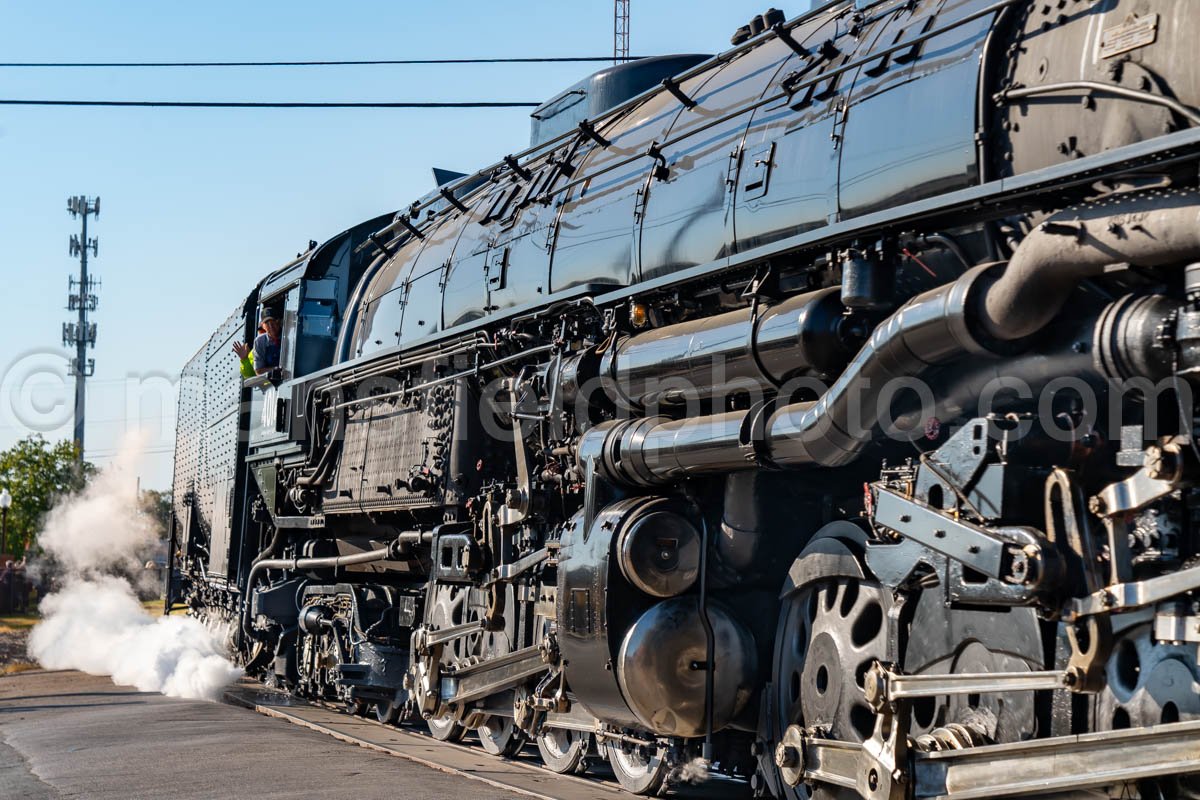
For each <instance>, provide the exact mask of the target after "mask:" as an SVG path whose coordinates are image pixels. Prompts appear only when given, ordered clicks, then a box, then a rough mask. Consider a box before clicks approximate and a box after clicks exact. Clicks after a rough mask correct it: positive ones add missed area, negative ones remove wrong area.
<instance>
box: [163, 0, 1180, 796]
mask: <svg viewBox="0 0 1200 800" xmlns="http://www.w3.org/2000/svg"><path fill="white" fill-rule="evenodd" d="M1197 41H1200V7H1197V4H1196V3H1195V2H1194V0H1036V1H1035V0H879V1H876V2H870V1H868V0H857V2H856V1H855V0H838V2H832V3H826V4H823V5H820V6H819V7H817V8H814V9H813V10H811V11H809V12H807V13H805V14H803V15H801V16H800V17H798V18H796V19H792V20H790V21H789V20H785V19H784V18H783V15H782V14H780V13H779V12H776V11H774V10H772V11H769V12H767V13H765V14H764V15H762V16H761V17H759V18H757V19H755V20H754V21H752V22H751V24H750V25H748V26H747V27H746V28H744V29H742V30H741V31H739V32H738V34H737V36H735V44H734V46H733V48H732V49H730V50H727V51H726V52H724V53H722V54H720V55H718V56H715V57H706V56H671V57H662V58H654V59H645V60H641V61H636V62H633V63H631V64H628V65H623V66H618V67H613V68H611V69H607V70H604V71H602V72H600V73H597V74H596V75H594V76H592V77H590V78H588V79H586V80H584V81H582V82H581V83H579V84H578V85H576V86H574V87H571V88H570V89H569V90H567V91H565V92H563V93H562V94H560V95H559V96H557V97H555V98H553V99H552V100H550V101H549V102H547V103H546V104H544V105H543V106H542V107H541V108H539V109H538V110H537V111H536V112H535V113H534V115H533V119H534V125H533V142H532V145H531V147H530V148H529V149H527V150H525V151H523V152H521V153H518V154H515V155H509V156H505V157H504V158H503V159H500V160H499V161H498V162H497V163H496V164H494V165H492V166H490V167H488V168H486V169H484V170H481V171H479V172H477V173H475V174H473V175H463V176H450V177H447V176H446V175H445V174H441V173H439V174H441V176H442V178H443V179H445V180H444V182H443V184H442V185H441V186H440V187H439V188H438V189H437V190H436V191H434V192H432V193H431V194H430V195H429V196H427V197H425V198H423V199H421V200H419V201H418V202H416V203H414V204H412V205H411V206H409V207H406V208H405V209H403V210H402V211H400V212H399V213H396V214H389V215H386V216H384V217H380V218H379V219H375V220H371V221H368V222H365V223H362V224H360V225H358V226H356V227H354V228H352V229H350V230H348V231H346V232H345V233H343V234H341V235H339V236H337V237H334V238H333V239H331V240H330V241H328V242H326V243H324V244H321V245H319V246H318V245H315V244H314V245H313V246H312V247H311V248H310V249H309V250H308V251H307V252H305V253H303V254H302V255H301V256H300V257H298V258H297V259H296V260H295V261H292V262H291V263H289V264H287V265H286V266H284V267H282V268H281V269H279V270H276V271H275V272H273V273H271V274H270V275H268V276H267V277H266V278H264V279H263V280H262V281H261V282H260V283H259V284H258V286H257V287H256V288H255V290H254V291H253V292H252V293H251V295H250V296H249V297H247V298H246V299H245V301H244V302H243V303H242V304H241V305H240V306H238V307H237V309H236V310H235V312H234V313H233V315H232V316H231V317H230V318H229V320H228V321H227V322H226V323H225V324H223V325H222V326H221V327H220V328H219V329H218V330H217V331H216V332H215V333H214V334H213V335H212V337H211V338H210V340H209V341H208V342H207V343H206V344H205V345H204V347H203V348H202V349H201V350H200V351H199V352H198V353H197V355H196V356H195V358H193V359H192V361H190V362H189V363H188V365H187V366H186V367H185V368H184V371H183V378H182V387H181V392H180V402H179V423H178V431H179V438H178V444H177V448H176V461H175V484H174V489H175V494H174V497H175V501H174V502H175V505H174V525H173V537H172V556H173V562H172V564H173V575H174V577H173V581H172V586H171V593H172V599H174V600H176V601H178V602H182V603H186V604H187V605H188V606H190V607H191V609H192V612H193V613H195V614H198V615H201V616H205V617H207V618H211V619H215V620H218V621H222V622H224V623H226V624H228V625H229V628H230V631H231V645H232V646H233V648H234V649H235V651H236V652H237V653H238V654H239V657H240V658H241V659H242V661H243V662H244V664H245V667H246V669H247V671H248V672H249V673H250V674H252V675H257V676H260V677H261V678H262V679H263V680H265V681H266V682H267V683H269V684H272V685H274V686H277V687H282V688H286V689H287V690H290V691H293V692H296V693H298V694H300V695H302V696H305V697H309V698H316V699H321V700H324V701H328V702H338V703H344V704H345V705H346V706H347V707H349V708H350V709H352V710H353V711H354V712H356V713H362V714H374V715H377V716H378V718H379V719H380V720H382V721H384V722H388V723H399V722H407V721H417V720H421V719H423V720H424V721H425V723H426V724H428V727H429V729H430V731H431V732H432V734H433V735H434V736H436V737H437V738H439V739H445V740H459V739H462V738H463V737H464V736H466V735H467V733H468V732H474V734H473V735H476V736H478V739H479V742H480V744H481V745H482V746H483V747H484V748H485V749H486V750H487V751H488V752H490V753H493V754H496V755H498V756H503V755H511V754H513V753H515V752H517V751H518V750H519V749H521V748H522V747H523V746H524V745H525V744H526V743H528V742H530V741H532V742H534V743H536V746H537V748H538V750H539V751H540V754H541V757H542V760H543V761H544V762H545V764H546V766H547V767H549V768H550V769H552V770H555V771H557V772H563V773H566V772H580V771H583V770H585V769H587V767H588V766H589V764H591V763H595V762H596V761H598V760H600V759H604V760H607V762H608V764H609V765H610V766H611V768H612V770H613V772H614V773H615V776H616V778H617V780H618V781H619V782H620V784H621V785H622V786H623V787H625V788H626V789H628V790H630V791H632V792H637V793H643V794H651V793H655V792H658V791H660V790H662V789H663V787H664V786H666V785H669V784H670V782H671V781H672V780H675V779H677V778H678V777H680V776H681V775H684V774H685V773H694V772H695V770H686V769H684V767H685V766H686V765H688V764H689V763H691V762H694V761H695V760H696V759H701V758H702V759H704V762H705V764H706V766H707V769H708V770H710V771H711V772H719V773H725V774H729V775H733V776H741V777H744V778H747V779H749V781H750V784H751V786H752V787H753V790H754V791H755V792H757V793H758V794H760V795H771V796H774V797H778V798H789V800H792V799H794V798H804V797H810V796H819V797H851V796H856V795H857V796H862V797H866V798H888V800H900V798H933V797H939V798H940V797H947V798H967V797H971V798H981V797H1005V796H1008V797H1028V796H1035V795H1051V794H1053V795H1055V796H1059V797H1085V796H1086V797H1097V796H1099V797H1109V796H1111V797H1143V798H1152V797H1153V798H1159V797H1197V796H1200V778H1197V777H1196V776H1194V775H1193V774H1192V773H1197V772H1200V667H1198V666H1197V658H1198V651H1197V647H1198V645H1200V608H1198V606H1197V601H1198V600H1200V595H1198V593H1200V562H1198V560H1197V557H1198V556H1200V515H1198V509H1200V448H1198V446H1197V442H1196V412H1197V405H1196V400H1195V395H1194V389H1195V387H1196V385H1197V383H1198V382H1200V185H1198V184H1200V110H1198V109H1200V68H1198V67H1197V61H1196V58H1195V46H1196V42H1197ZM263 307H267V308H270V309H271V310H272V313H273V314H275V315H277V316H279V317H280V318H281V319H282V321H283V332H282V350H281V358H280V364H279V365H278V367H277V368H275V369H274V370H272V371H271V372H269V373H267V374H265V375H263V376H260V377H258V378H255V379H252V380H249V381H245V382H243V381H242V380H241V379H240V377H239V376H238V371H237V367H236V363H235V357H234V356H233V355H232V354H231V353H230V345H231V343H232V342H234V341H238V340H244V339H247V338H249V336H250V334H252V332H253V331H254V329H255V326H256V323H257V321H258V318H257V315H258V314H259V309H260V308H263Z"/></svg>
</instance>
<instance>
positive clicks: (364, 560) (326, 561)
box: [242, 531, 426, 636]
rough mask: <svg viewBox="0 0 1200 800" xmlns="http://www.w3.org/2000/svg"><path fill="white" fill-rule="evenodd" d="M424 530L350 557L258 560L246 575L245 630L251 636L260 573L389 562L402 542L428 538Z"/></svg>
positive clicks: (243, 618) (243, 607) (243, 629)
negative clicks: (253, 597) (252, 597)
mask: <svg viewBox="0 0 1200 800" xmlns="http://www.w3.org/2000/svg"><path fill="white" fill-rule="evenodd" d="M425 536H426V534H425V533H424V532H422V531H405V532H404V533H402V534H400V535H399V536H397V537H396V539H395V540H394V541H393V542H392V543H391V544H389V545H388V546H387V547H381V548H379V549H378V550H367V551H366V552H363V553H355V554H353V555H349V556H324V557H322V558H267V559H262V560H259V561H255V562H254V566H252V567H251V568H250V574H249V575H248V576H247V577H246V596H245V598H244V599H243V601H242V633H244V634H246V635H247V636H249V635H250V595H251V594H252V593H253V592H254V580H255V578H257V577H258V575H259V573H260V572H262V571H263V570H268V569H283V570H290V571H292V572H295V571H296V570H301V569H336V568H338V567H349V566H352V565H354V564H370V563H372V562H375V561H387V560H388V559H393V558H398V557H399V556H400V547H401V545H402V544H414V543H418V542H421V541H424V540H425Z"/></svg>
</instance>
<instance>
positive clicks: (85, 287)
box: [62, 195, 100, 460]
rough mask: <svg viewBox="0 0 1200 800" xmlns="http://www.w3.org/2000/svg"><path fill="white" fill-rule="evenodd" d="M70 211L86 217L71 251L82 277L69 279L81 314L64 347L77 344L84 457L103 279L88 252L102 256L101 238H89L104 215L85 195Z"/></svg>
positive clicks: (78, 435) (78, 432)
mask: <svg viewBox="0 0 1200 800" xmlns="http://www.w3.org/2000/svg"><path fill="white" fill-rule="evenodd" d="M67 212H68V213H69V214H70V215H71V218H72V219H77V218H82V223H81V227H80V232H79V235H78V236H76V235H75V234H72V235H71V238H70V240H69V242H68V245H67V251H68V252H69V253H70V254H71V255H72V256H73V257H75V258H78V259H79V277H78V278H75V277H74V276H71V279H70V281H69V282H68V288H69V292H70V293H69V294H68V295H67V310H68V311H74V312H76V313H77V314H78V317H77V318H76V321H75V322H64V323H63V326H62V340H63V346H64V347H74V348H75V357H74V358H72V359H71V364H70V370H69V374H70V375H72V376H73V377H74V378H75V445H76V447H77V449H78V458H79V459H80V460H82V459H83V427H84V412H85V411H86V403H85V400H86V390H85V381H86V380H87V379H88V378H90V377H91V376H92V373H93V372H95V370H96V360H95V359H94V358H88V357H87V349H88V348H89V347H95V346H96V323H94V322H88V312H91V311H95V310H96V305H97V302H98V301H97V297H96V290H97V289H98V288H100V282H99V281H97V280H96V279H95V278H93V277H91V276H90V275H89V274H88V253H89V252H91V254H92V257H93V258H95V257H96V256H98V255H100V240H99V239H96V238H94V237H92V238H89V237H88V217H97V216H99V215H100V198H99V197H95V198H89V197H85V196H83V195H79V196H76V197H70V198H68V199H67Z"/></svg>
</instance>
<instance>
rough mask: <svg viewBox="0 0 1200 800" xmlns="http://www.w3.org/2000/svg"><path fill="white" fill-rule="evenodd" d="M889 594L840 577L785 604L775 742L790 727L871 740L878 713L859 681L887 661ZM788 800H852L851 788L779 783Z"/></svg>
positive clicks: (777, 651) (779, 648)
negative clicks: (813, 729)
mask: <svg viewBox="0 0 1200 800" xmlns="http://www.w3.org/2000/svg"><path fill="white" fill-rule="evenodd" d="M890 607H891V593H890V592H888V591H886V590H884V589H882V588H881V587H879V586H878V585H876V584H874V583H870V582H864V581H857V580H850V579H844V580H839V581H836V582H829V583H820V584H816V585H815V586H811V587H809V588H807V589H805V590H803V591H801V592H798V593H797V594H795V595H793V596H792V597H790V598H789V599H788V600H787V601H785V603H784V607H783V610H782V613H781V615H780V620H779V631H778V635H777V636H776V645H775V681H774V684H773V687H774V691H775V692H776V696H775V708H776V709H777V712H776V719H775V720H774V722H775V737H776V739H775V740H776V741H777V742H778V741H781V740H782V737H783V732H784V731H785V730H787V727H788V726H789V725H800V726H801V727H820V728H822V729H824V730H826V731H828V735H829V737H830V738H833V739H838V740H841V741H846V742H862V741H864V740H866V739H868V738H870V736H871V733H872V731H873V729H874V726H875V714H874V712H873V711H872V710H871V707H870V706H869V705H867V700H866V696H865V695H864V694H863V688H862V686H863V678H864V676H865V675H866V672H867V670H868V669H870V667H871V665H872V664H873V663H874V662H875V661H876V660H883V659H884V658H885V657H886V655H887V625H886V622H887V615H888V610H889V609H890ZM779 787H780V790H781V792H782V793H783V794H782V797H784V798H786V800H805V799H807V798H809V797H816V798H838V799H839V800H840V799H841V798H853V797H857V794H856V793H854V792H853V791H851V790H845V789H835V788H833V787H828V786H818V788H816V789H815V790H812V791H810V790H809V789H808V788H806V787H805V786H804V785H803V784H801V785H800V786H797V787H794V788H793V787H790V786H788V785H787V784H786V783H785V782H784V781H783V780H782V778H780V779H779Z"/></svg>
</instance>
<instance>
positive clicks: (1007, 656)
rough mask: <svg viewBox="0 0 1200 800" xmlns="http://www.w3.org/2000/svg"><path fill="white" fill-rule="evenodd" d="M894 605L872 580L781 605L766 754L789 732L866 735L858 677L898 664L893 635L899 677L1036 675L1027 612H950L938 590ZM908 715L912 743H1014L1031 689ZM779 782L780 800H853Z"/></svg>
mask: <svg viewBox="0 0 1200 800" xmlns="http://www.w3.org/2000/svg"><path fill="white" fill-rule="evenodd" d="M898 602H899V600H897V599H896V597H894V596H893V594H892V591H891V590H890V589H888V588H887V587H884V586H881V585H880V584H879V583H877V582H875V581H874V580H871V579H869V578H868V579H863V580H859V579H855V578H837V579H831V580H827V581H822V582H820V583H817V584H813V585H810V586H808V587H805V588H804V589H802V590H801V591H798V592H796V593H795V594H793V595H791V596H790V597H789V598H788V599H787V600H786V601H785V602H784V606H783V609H782V612H781V615H780V624H779V629H778V633H777V636H776V644H775V664H774V669H775V671H774V677H773V682H772V687H773V691H774V692H775V698H774V699H775V703H774V708H775V709H776V712H775V719H774V728H773V731H774V742H773V743H772V747H771V748H770V751H769V752H770V753H774V746H775V745H777V744H778V743H779V742H780V741H782V737H783V734H784V732H785V731H786V730H787V728H788V726H790V725H798V726H800V727H802V728H815V729H818V730H819V731H821V733H822V735H823V736H825V737H828V738H831V739H837V740H839V741H845V742H863V741H865V740H867V739H868V738H870V737H871V735H872V733H873V732H874V728H875V722H876V716H875V713H874V712H873V711H872V710H871V707H870V706H869V705H868V704H867V701H866V696H865V694H864V692H863V680H864V677H865V676H866V673H867V670H869V669H870V668H871V665H872V664H874V663H875V662H876V661H884V662H887V661H891V660H895V659H893V658H890V657H889V651H888V642H889V639H890V638H891V637H892V636H893V635H896V638H897V641H898V643H899V644H900V646H901V648H902V650H901V655H900V658H899V659H898V660H900V661H901V663H900V664H899V666H900V667H901V669H902V670H903V671H904V672H905V673H906V674H912V675H919V674H964V673H971V674H977V673H1000V672H1022V671H1032V670H1038V669H1042V668H1043V667H1042V666H1041V659H1042V658H1043V653H1042V642H1041V637H1040V629H1039V623H1038V620H1037V616H1036V613H1035V612H1034V611H1033V610H1032V609H1029V608H1014V609H1011V610H1010V611H1009V612H1008V613H1006V614H1004V615H996V614H992V613H989V612H987V611H978V610H972V609H957V608H947V607H946V603H945V595H944V592H943V591H942V590H941V589H940V587H937V586H933V587H929V588H927V589H925V590H922V591H919V592H915V593H910V594H908V595H907V596H906V597H905V604H906V606H905V608H904V609H902V610H901V609H899V608H897V603H898ZM901 611H902V613H897V612H901ZM893 617H897V618H900V619H903V620H906V621H905V622H902V623H901V624H903V625H904V629H903V630H901V631H893V630H891V629H890V627H889V626H890V625H892V624H895V623H894V622H893V621H892V620H893ZM911 715H912V717H911V722H910V725H911V727H910V732H911V735H912V736H913V738H914V739H915V741H916V743H917V746H919V747H924V746H928V747H930V748H931V749H937V747H938V746H939V743H940V742H942V741H944V740H946V737H947V735H948V733H947V732H948V731H949V732H952V731H954V730H959V729H963V726H968V727H969V729H970V730H971V731H972V736H973V741H972V744H976V743H981V742H983V741H992V742H1012V741H1021V740H1024V739H1028V738H1031V737H1032V736H1034V735H1035V734H1036V732H1037V722H1036V715H1035V713H1034V693H1033V692H1007V693H1003V694H1000V693H994V694H972V695H965V696H963V695H956V696H952V697H924V698H919V699H916V700H914V701H913V702H912V705H911ZM976 740H977V741H976ZM772 763H773V760H772ZM776 777H777V778H778V786H779V792H780V796H781V797H783V798H786V800H807V798H821V800H843V798H845V799H846V800H848V799H849V798H856V797H857V796H858V795H857V794H856V793H855V792H853V791H852V790H849V789H840V788H836V787H832V786H829V785H821V784H818V785H816V786H815V787H814V788H811V789H810V788H808V787H806V786H805V785H804V784H801V785H799V786H797V787H789V786H787V784H786V783H785V782H784V781H783V780H782V777H781V775H780V774H779V773H776Z"/></svg>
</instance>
